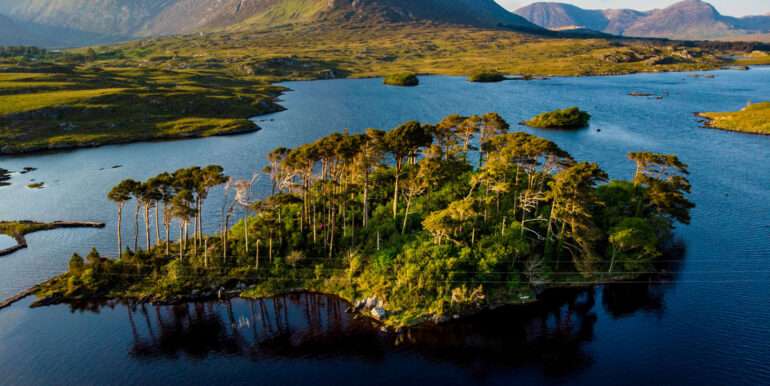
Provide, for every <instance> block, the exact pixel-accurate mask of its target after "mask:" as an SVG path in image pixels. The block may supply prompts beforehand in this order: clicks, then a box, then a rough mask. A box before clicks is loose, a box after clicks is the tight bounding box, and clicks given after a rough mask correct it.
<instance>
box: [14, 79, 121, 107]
mask: <svg viewBox="0 0 770 386" xmlns="http://www.w3.org/2000/svg"><path fill="white" fill-rule="evenodd" d="M29 88H32V89H34V88H35V86H34V82H33V84H31V85H29ZM124 90H125V89H120V88H107V89H96V90H66V91H54V92H40V93H33V94H20V95H4V96H0V115H8V114H12V113H19V112H26V111H32V110H39V109H42V108H56V107H61V106H86V105H87V103H86V100H88V99H90V98H96V97H101V96H105V95H110V94H117V93H119V92H121V91H124Z"/></svg>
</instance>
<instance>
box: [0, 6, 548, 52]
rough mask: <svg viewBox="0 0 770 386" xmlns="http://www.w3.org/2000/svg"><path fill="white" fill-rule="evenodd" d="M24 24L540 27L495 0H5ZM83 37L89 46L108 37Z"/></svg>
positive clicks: (166, 30) (102, 31) (167, 31)
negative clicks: (335, 22) (329, 23)
mask: <svg viewBox="0 0 770 386" xmlns="http://www.w3.org/2000/svg"><path fill="white" fill-rule="evenodd" d="M0 12H3V13H6V14H8V15H9V16H11V17H12V18H13V19H15V20H16V21H17V22H21V23H27V24H34V25H41V26H46V27H47V28H58V29H62V30H67V31H78V32H82V33H85V34H99V35H102V37H103V39H102V40H107V41H109V40H114V41H118V40H128V39H131V38H146V37H151V36H162V35H175V34H186V33H195V32H210V31H222V30H236V29H241V30H243V29H249V28H265V27H272V26H277V25H285V24H295V23H309V22H315V21H321V20H328V19H335V18H336V19H339V20H340V21H353V22H361V21H372V22H414V21H431V22H439V23H449V24H461V25H471V26H476V27H488V28H496V27H499V26H512V27H524V28H529V29H539V28H540V27H537V26H536V25H535V24H533V23H530V22H529V21H527V20H526V19H524V18H523V17H521V16H519V15H516V14H514V13H512V12H509V11H507V10H505V9H504V8H503V7H501V6H500V5H499V4H497V3H496V2H495V1H493V0H421V1H419V2H415V1H411V0H0ZM84 36H86V38H84V39H82V40H83V41H82V43H86V44H88V43H91V44H94V43H93V42H98V43H102V42H101V41H99V40H100V39H97V38H88V37H87V36H88V35H84Z"/></svg>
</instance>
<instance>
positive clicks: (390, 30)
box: [0, 0, 764, 154]
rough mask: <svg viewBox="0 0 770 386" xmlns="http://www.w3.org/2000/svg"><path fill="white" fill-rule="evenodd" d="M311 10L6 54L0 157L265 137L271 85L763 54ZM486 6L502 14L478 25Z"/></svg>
mask: <svg viewBox="0 0 770 386" xmlns="http://www.w3.org/2000/svg"><path fill="white" fill-rule="evenodd" d="M312 3H313V4H314V6H313V7H308V8H301V9H299V10H295V11H291V12H288V10H287V8H285V7H287V6H288V5H285V4H284V2H274V1H271V2H259V5H258V6H259V7H262V8H260V9H259V10H258V12H257V11H254V9H252V8H253V7H252V6H249V8H248V12H252V11H254V12H255V13H254V15H253V17H250V18H247V19H240V18H236V19H237V20H231V21H230V22H228V23H232V24H223V25H217V26H211V27H210V28H206V27H205V26H200V28H199V29H196V30H195V31H194V32H195V33H194V34H178V35H173V34H171V35H170V36H166V37H154V38H148V39H144V40H137V41H132V42H127V43H119V44H113V45H104V46H94V47H84V48H77V49H69V50H64V51H47V50H44V49H40V48H36V47H6V48H0V138H2V140H0V154H18V153H24V152H34V151H45V150H57V149H68V148H80V147H92V146H99V145H104V144H111V143H126V142H136V141H147V140H158V139H181V138H190V137H201V136H211V135H226V134H238V133H246V132H251V131H255V130H258V127H257V125H256V124H255V123H254V122H252V121H251V120H249V118H253V117H254V116H257V115H260V114H265V113H270V112H275V111H278V110H280V109H282V108H281V107H280V106H279V105H278V104H277V103H276V100H275V98H276V97H277V96H278V95H280V93H281V92H284V91H286V89H285V88H282V87H277V86H273V85H271V84H273V83H276V82H281V81H288V80H316V79H332V78H364V77H385V76H387V75H390V74H405V73H419V74H424V75H463V76H468V75H469V74H473V75H471V78H470V80H475V81H499V80H503V79H504V76H502V75H501V74H526V75H523V76H522V78H521V79H534V78H537V77H538V76H589V75H616V74H629V73H636V72H661V71H698V70H712V69H719V68H723V67H724V66H726V65H731V64H735V63H738V62H737V61H735V60H733V59H724V57H725V56H729V55H737V56H740V55H744V54H745V53H744V51H747V52H753V51H755V50H758V49H761V48H763V47H764V46H762V45H761V44H751V43H740V44H732V43H719V44H718V45H714V44H711V43H708V42H700V43H693V42H678V41H668V40H654V39H653V40H646V41H643V42H639V41H638V40H634V39H627V38H621V37H597V36H580V35H575V34H569V33H559V32H554V31H549V30H546V29H542V28H538V27H536V26H534V25H532V24H531V23H528V22H526V21H525V20H523V19H521V18H519V17H517V16H514V15H512V14H510V13H509V12H507V11H504V10H502V8H500V7H499V6H497V5H496V4H495V3H494V2H492V1H491V0H489V1H487V0H484V1H473V2H466V3H465V4H464V5H462V7H460V8H458V7H457V6H456V5H454V2H446V1H441V2H436V1H432V2H431V3H430V4H428V3H426V2H398V4H399V5H398V7H397V8H398V9H399V10H403V7H409V12H406V13H404V12H401V14H403V15H407V16H404V17H405V18H406V19H404V20H401V19H398V18H397V20H394V19H393V15H396V13H394V12H392V7H393V6H395V5H393V4H391V1H377V2H370V1H366V2H361V3H362V4H363V3H366V5H361V6H360V7H359V6H358V5H350V4H347V5H345V4H343V3H346V2H344V1H343V2H339V1H333V2H327V1H320V0H316V1H313V2H312ZM354 3H356V4H358V3H359V2H354ZM351 7H353V9H351ZM239 8H240V7H239ZM175 9H176V8H175ZM223 9H224V8H223ZM490 9H492V10H495V13H496V14H497V15H498V16H495V17H497V18H493V19H489V20H487V19H485V18H479V19H478V20H481V21H483V22H478V20H477V19H476V18H469V17H468V14H469V13H470V14H474V13H476V14H478V15H481V14H488V11H489V10H490ZM201 12H203V11H201ZM243 12H247V10H246V9H244V10H243ZM269 15H283V16H282V17H277V16H276V17H273V16H269ZM177 16H178V15H177ZM180 17H181V16H180ZM203 19H206V20H208V18H203ZM215 19H216V18H215ZM180 20H184V21H186V20H187V18H182V19H180ZM216 20H218V21H221V20H229V19H227V18H226V17H225V16H222V19H221V20H220V19H216ZM517 23H518V24H517ZM175 25H177V24H175ZM179 25H185V23H184V22H181V23H179ZM158 28H160V27H158ZM150 29H152V28H149V27H148V30H150ZM166 35H168V34H166ZM308 42H312V44H308ZM761 60H763V58H756V59H755V60H754V62H757V61H761ZM513 79H516V78H513ZM408 80H409V82H408V83H410V84H411V83H413V82H414V79H412V78H411V77H410V78H408ZM386 83H388V81H386ZM397 83H401V82H397Z"/></svg>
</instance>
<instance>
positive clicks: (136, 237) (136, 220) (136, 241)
mask: <svg viewBox="0 0 770 386" xmlns="http://www.w3.org/2000/svg"><path fill="white" fill-rule="evenodd" d="M140 206H141V204H140V203H139V201H138V200H137V201H136V213H135V214H134V253H136V251H137V250H138V248H139V208H140Z"/></svg>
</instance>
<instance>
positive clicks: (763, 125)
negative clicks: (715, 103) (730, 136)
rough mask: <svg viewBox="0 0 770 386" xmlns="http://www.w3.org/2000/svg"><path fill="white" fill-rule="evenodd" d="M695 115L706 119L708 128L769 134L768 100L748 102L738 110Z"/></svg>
mask: <svg viewBox="0 0 770 386" xmlns="http://www.w3.org/2000/svg"><path fill="white" fill-rule="evenodd" d="M696 115H697V116H699V117H702V118H706V119H707V121H706V122H705V124H704V126H705V127H708V128H712V129H721V130H730V131H740V132H742V133H751V134H764V135H770V102H762V103H755V104H751V103H750V102H749V105H748V106H746V107H744V108H743V109H741V110H740V111H733V112H726V113H698V114H696Z"/></svg>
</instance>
